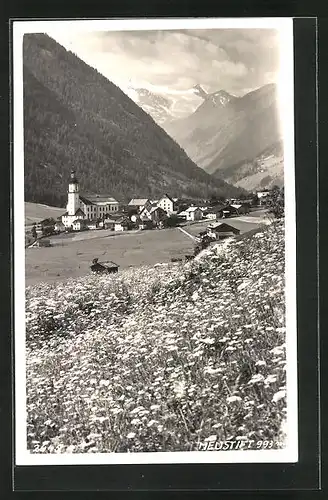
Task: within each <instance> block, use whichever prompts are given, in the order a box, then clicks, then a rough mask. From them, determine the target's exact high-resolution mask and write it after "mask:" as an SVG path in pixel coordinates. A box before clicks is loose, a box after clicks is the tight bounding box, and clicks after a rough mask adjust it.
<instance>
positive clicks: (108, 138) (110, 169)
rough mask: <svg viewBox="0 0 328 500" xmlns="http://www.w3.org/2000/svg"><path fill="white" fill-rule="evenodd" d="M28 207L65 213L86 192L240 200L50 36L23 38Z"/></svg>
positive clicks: (234, 191) (126, 196) (123, 198)
mask: <svg viewBox="0 0 328 500" xmlns="http://www.w3.org/2000/svg"><path fill="white" fill-rule="evenodd" d="M23 63H24V72H23V75H24V158H25V169H24V175H25V179H24V180H25V201H30V202H36V203H45V204H47V205H52V206H60V205H61V206H64V205H65V203H66V201H67V183H68V179H69V173H70V171H71V169H72V168H74V169H75V170H76V171H77V173H78V177H79V180H80V184H81V190H83V191H87V192H90V193H99V194H101V193H111V194H112V195H113V196H114V197H115V198H117V199H119V200H120V201H127V200H128V199H130V198H132V197H158V196H160V195H161V194H163V192H169V193H170V194H171V195H172V196H189V197H207V196H210V195H212V194H213V193H216V194H217V195H223V196H238V194H239V193H240V189H236V188H234V187H233V186H230V185H228V184H227V183H225V182H224V181H222V180H221V179H215V178H213V177H211V176H210V175H208V174H207V173H206V172H204V171H203V170H202V169H200V168H199V167H197V166H196V165H195V163H193V162H192V161H191V160H190V158H189V157H188V156H187V154H186V153H185V152H184V151H183V150H182V148H181V147H180V146H179V145H178V144H177V143H176V142H175V141H174V140H173V139H172V138H171V137H170V136H169V135H168V134H166V133H165V132H164V130H163V129H162V128H161V127H160V126H158V125H157V124H156V123H155V121H154V120H153V119H152V118H151V117H150V116H149V115H148V114H147V113H146V112H145V111H143V110H142V109H141V108H140V107H139V106H138V105H137V104H135V103H134V102H133V101H132V100H131V99H130V98H129V97H128V96H127V95H126V94H124V93H123V92H122V90H120V89H119V88H118V87H117V86H115V85H114V84H113V83H112V82H110V81H108V80H107V79H106V78H105V77H104V76H102V75H101V74H99V73H98V72H97V71H96V70H95V69H93V68H91V67H89V66H88V65H87V64H85V63H84V62H83V61H81V60H80V59H79V58H78V57H76V56H75V55H74V54H73V53H71V52H68V51H66V50H65V49H64V48H63V47H62V46H60V45H59V44H58V43H57V42H55V41H54V40H52V39H51V38H50V37H48V36H47V35H44V34H31V35H25V36H24V58H23Z"/></svg>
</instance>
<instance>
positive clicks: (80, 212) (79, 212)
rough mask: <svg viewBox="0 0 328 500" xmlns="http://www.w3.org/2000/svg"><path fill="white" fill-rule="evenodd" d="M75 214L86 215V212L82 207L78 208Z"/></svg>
mask: <svg viewBox="0 0 328 500" xmlns="http://www.w3.org/2000/svg"><path fill="white" fill-rule="evenodd" d="M74 215H85V213H84V212H83V210H81V208H78V209H77V210H76V212H75V214H74Z"/></svg>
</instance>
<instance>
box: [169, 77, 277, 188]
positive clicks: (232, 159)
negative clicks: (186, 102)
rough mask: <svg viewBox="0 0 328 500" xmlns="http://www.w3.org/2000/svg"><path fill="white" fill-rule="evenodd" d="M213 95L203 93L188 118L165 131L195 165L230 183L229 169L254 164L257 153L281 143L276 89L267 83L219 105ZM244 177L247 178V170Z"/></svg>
mask: <svg viewBox="0 0 328 500" xmlns="http://www.w3.org/2000/svg"><path fill="white" fill-rule="evenodd" d="M224 92H225V91H224ZM221 93H222V90H220V91H218V92H217V94H218V95H220V94H221ZM213 94H214V95H215V94H216V93H212V94H207V96H206V98H204V100H203V102H202V104H201V105H200V106H199V107H198V108H197V109H196V111H195V112H194V113H192V114H191V115H190V116H188V117H186V118H184V119H180V120H176V121H174V122H170V123H167V126H166V127H165V128H166V130H167V132H168V133H169V134H170V135H171V136H172V137H174V139H175V140H176V141H177V142H178V143H179V144H180V145H181V146H182V147H183V148H184V149H185V151H186V152H187V154H188V155H189V156H190V158H192V159H193V160H194V161H195V163H196V164H197V165H199V166H200V167H202V168H203V169H204V170H205V171H206V172H208V173H210V174H212V175H214V176H215V177H220V178H222V179H225V180H227V181H228V182H233V180H232V178H231V177H230V176H229V174H228V172H229V169H231V167H233V166H235V165H237V164H239V163H240V164H243V163H244V164H245V163H247V162H249V161H254V160H255V159H256V158H257V157H258V156H259V155H260V153H261V151H263V150H265V149H266V148H269V147H270V146H272V145H273V144H275V143H278V142H279V141H281V140H282V138H281V131H280V125H279V117H278V109H277V100H278V99H277V87H276V85H275V84H267V85H264V86H263V87H260V88H259V89H255V90H253V91H251V92H249V93H247V94H245V95H243V96H241V97H236V96H231V99H229V100H226V101H223V102H220V99H219V102H215V100H213V98H212V97H211V96H213ZM229 95H230V94H229ZM244 174H245V175H246V177H247V171H244ZM282 175H283V174H282ZM282 175H280V178H281V177H282ZM255 187H257V186H256V185H253V186H252V188H255Z"/></svg>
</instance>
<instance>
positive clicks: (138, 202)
mask: <svg viewBox="0 0 328 500" xmlns="http://www.w3.org/2000/svg"><path fill="white" fill-rule="evenodd" d="M147 202H148V203H149V199H148V198H132V200H131V201H130V202H129V203H128V205H130V206H131V205H133V206H138V207H139V206H141V205H146V203H147Z"/></svg>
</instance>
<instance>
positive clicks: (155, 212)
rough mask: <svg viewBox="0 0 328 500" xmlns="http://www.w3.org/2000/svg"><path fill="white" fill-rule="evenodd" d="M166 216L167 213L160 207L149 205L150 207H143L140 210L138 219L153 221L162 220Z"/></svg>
mask: <svg viewBox="0 0 328 500" xmlns="http://www.w3.org/2000/svg"><path fill="white" fill-rule="evenodd" d="M166 218H167V213H166V212H165V210H163V209H162V208H161V207H151V208H150V209H148V208H146V207H145V208H144V209H143V210H141V212H140V219H141V220H142V221H144V220H149V221H153V222H154V223H156V222H160V221H164V220H165V219H166Z"/></svg>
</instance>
